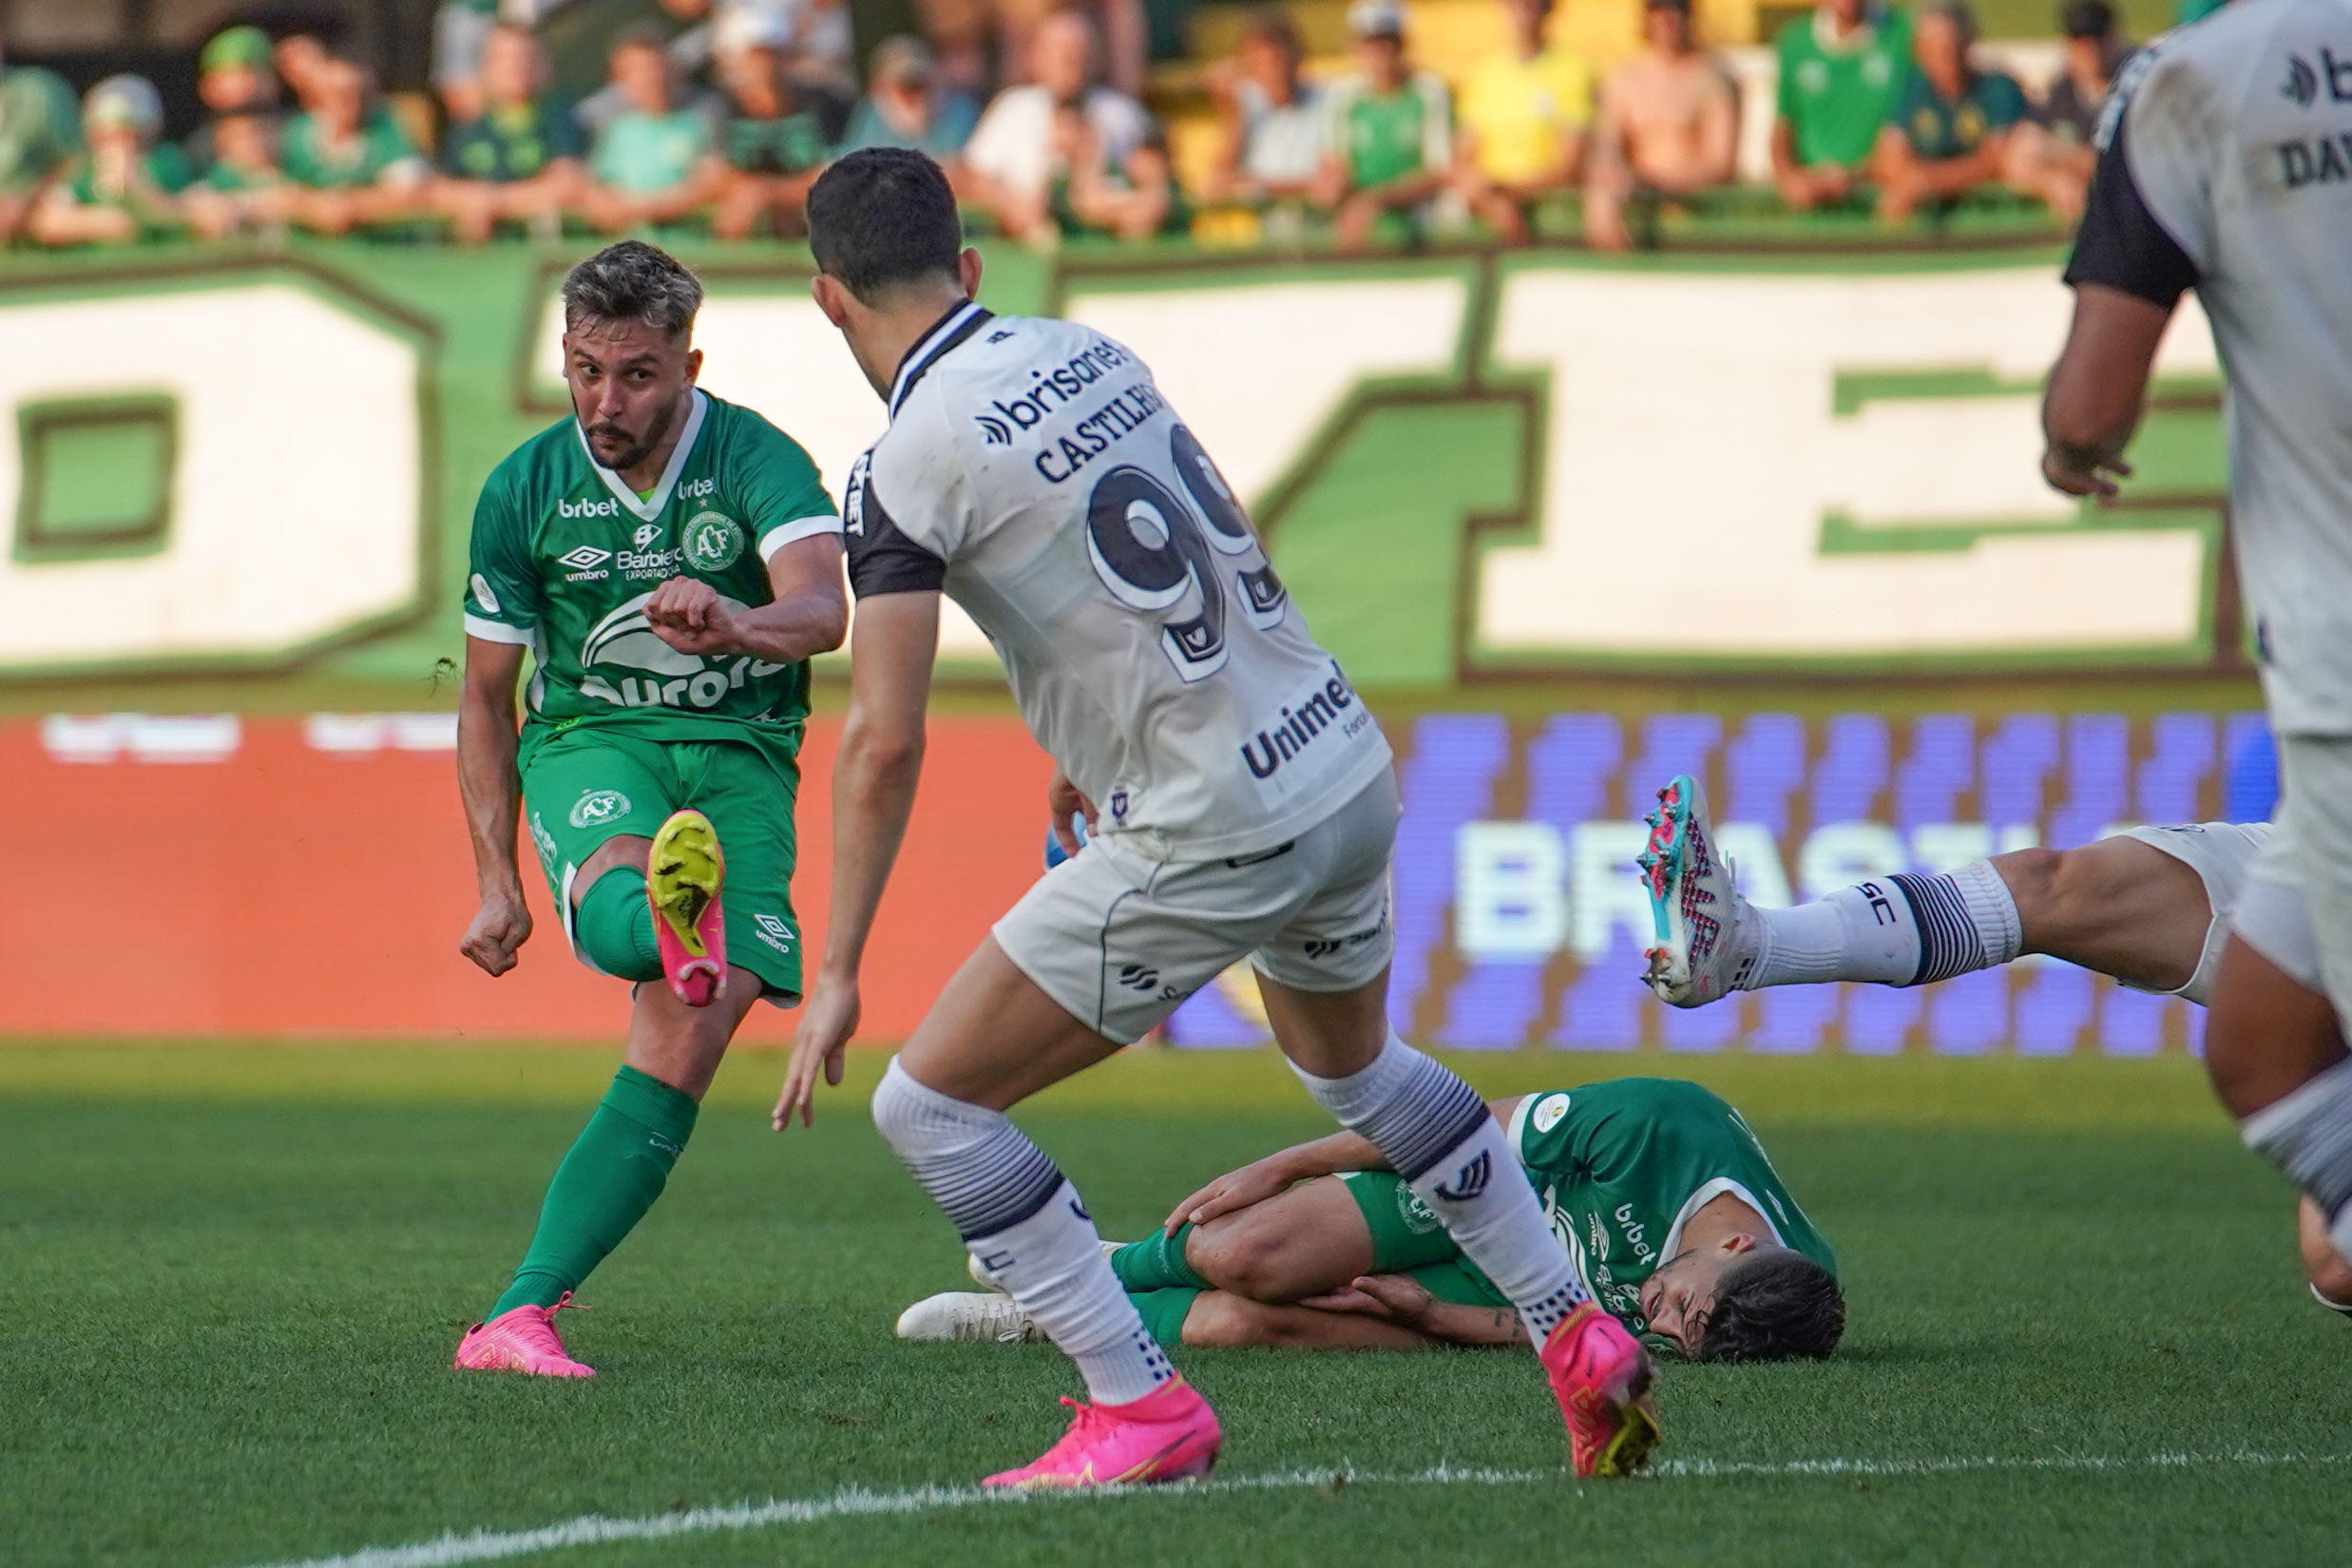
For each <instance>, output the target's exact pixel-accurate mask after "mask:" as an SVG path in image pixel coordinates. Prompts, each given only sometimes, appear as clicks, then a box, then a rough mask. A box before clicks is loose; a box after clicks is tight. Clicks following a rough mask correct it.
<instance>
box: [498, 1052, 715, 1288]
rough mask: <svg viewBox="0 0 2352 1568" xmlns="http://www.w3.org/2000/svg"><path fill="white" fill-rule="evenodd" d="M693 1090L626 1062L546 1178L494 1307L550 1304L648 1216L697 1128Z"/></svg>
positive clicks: (586, 1274) (576, 1283)
mask: <svg viewBox="0 0 2352 1568" xmlns="http://www.w3.org/2000/svg"><path fill="white" fill-rule="evenodd" d="M696 1110H697V1107H696V1104H695V1100H694V1097H693V1096H691V1095H688V1094H685V1093H684V1092H682V1091H680V1090H678V1089H674V1088H672V1087H671V1086H670V1085H668V1084H667V1083H664V1082H662V1081H661V1080H660V1079H658V1078H654V1077H652V1076H650V1075H648V1074H645V1073H641V1072H639V1071H638V1070H637V1069H636V1068H634V1067H623V1068H621V1071H620V1072H619V1073H618V1074H616V1075H615V1076H614V1078H613V1085H612V1088H611V1089H610V1090H608V1091H606V1093H605V1096H604V1100H603V1103H602V1104H601V1105H599V1106H598V1107H597V1108H596V1114H595V1115H594V1116H592V1117H590V1118H589V1119H588V1124H587V1126H586V1127H584V1128H583V1129H582V1130H581V1134H580V1137H579V1138H577V1139H575V1140H574V1141H573V1143H572V1147H571V1152H570V1153H569V1154H567V1155H565V1156H564V1163H563V1164H561V1165H559V1166H557V1167H556V1172H555V1179H554V1180H553V1181H552V1182H550V1183H548V1186H547V1197H546V1202H545V1204H544V1205H542V1206H541V1209H540V1212H539V1229H538V1231H537V1232H536V1233H534V1234H533V1235H532V1237H531V1245H530V1251H529V1252H526V1253H525V1254H524V1258H523V1266H522V1267H521V1268H519V1269H517V1270H516V1271H515V1274H514V1283H513V1284H512V1285H510V1286H508V1287H507V1293H506V1294H505V1295H502V1296H500V1297H499V1298H498V1305H497V1306H496V1307H494V1308H492V1309H491V1310H490V1316H491V1317H493V1318H495V1317H496V1316H498V1315H499V1314H500V1313H502V1312H505V1311H507V1310H509V1309H512V1308H515V1307H522V1306H537V1307H552V1306H554V1305H555V1304H556V1302H558V1301H559V1300H561V1299H562V1298H563V1297H564V1294H565V1293H566V1292H568V1291H574V1290H577V1289H578V1288H579V1286H580V1282H581V1281H582V1280H583V1279H585V1278H587V1276H588V1272H589V1271H590V1270H592V1269H594V1268H595V1267H596V1266H597V1265H598V1264H599V1263H602V1262H603V1261H604V1257H605V1254H607V1253H608V1252H611V1251H612V1250H613V1249H614V1248H616V1247H618V1246H620V1245H621V1239H622V1238H623V1237H625V1236H626V1235H627V1234H628V1233H629V1232H630V1231H632V1230H634V1229H635V1228H636V1226H637V1222H638V1221H639V1220H641V1219H642V1218H644V1217H645V1211H646V1210H648V1209H650V1208H652V1207H653V1202H654V1199H655V1198H657V1197H660V1195H661V1189H662V1188H663V1187H664V1186H665V1185H666V1184H667V1183H668V1181H669V1179H670V1170H671V1168H672V1167H673V1166H675V1165H676V1164H677V1163H678V1157H679V1154H680V1153H681V1152H683V1151H684V1149H685V1147H686V1139H687V1138H689V1137H690V1136H691V1135H692V1134H693V1132H694V1123H695V1115H696Z"/></svg>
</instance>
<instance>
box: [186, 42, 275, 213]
mask: <svg viewBox="0 0 2352 1568" xmlns="http://www.w3.org/2000/svg"><path fill="white" fill-rule="evenodd" d="M196 96H197V98H198V99H199V100H200V101H201V102H202V104H203V105H204V112H205V114H206V116H207V118H206V119H205V121H204V123H203V124H201V125H199V126H198V127H197V128H196V132H195V134H194V135H192V136H190V137H189V138H188V139H187V141H186V142H185V143H183V144H182V145H183V150H184V151H185V152H186V154H187V159H188V166H189V167H190V168H191V169H193V170H194V171H195V172H196V173H197V174H198V175H200V176H201V175H203V174H205V173H206V172H208V171H209V170H210V169H211V168H212V165H213V163H214V160H215V159H216V158H217V157H218V156H219V154H218V153H217V152H216V151H215V150H214V147H213V141H214V138H215V137H217V136H218V135H219V134H220V122H221V121H222V120H224V119H228V118H231V117H236V118H246V119H258V120H260V121H262V122H263V124H264V126H265V128H266V129H267V130H268V131H269V133H270V134H271V135H272V136H275V135H277V133H278V132H279V131H280V130H282V129H283V126H284V121H283V118H282V117H281V116H280V115H279V114H278V112H277V69H276V68H275V67H272V66H271V64H270V35H269V34H268V33H266V32H263V31H262V30H261V29H259V28H253V27H236V28H226V29H222V30H221V31H220V32H218V33H216V34H214V35H213V37H212V38H211V40H210V41H209V42H207V43H206V44H205V45H204V49H203V52H202V53H201V54H200V55H198V56H197V64H196Z"/></svg>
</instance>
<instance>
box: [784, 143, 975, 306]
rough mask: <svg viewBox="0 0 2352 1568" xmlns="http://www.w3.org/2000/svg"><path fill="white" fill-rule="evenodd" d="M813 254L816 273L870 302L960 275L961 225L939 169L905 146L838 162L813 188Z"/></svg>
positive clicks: (870, 150)
mask: <svg viewBox="0 0 2352 1568" xmlns="http://www.w3.org/2000/svg"><path fill="white" fill-rule="evenodd" d="M809 249H810V250H811V251H812V252H813V253H814V254H815V256H816V264H817V267H818V269H819V270H821V271H822V272H824V273H825V275H826V276H827V277H835V278H838V279H840V280H841V281H842V282H843V283H845V284H847V285H848V286H849V290H850V292H851V294H853V295H855V296H858V298H860V299H862V300H865V301H866V302H867V303H868V304H871V303H872V302H873V299H874V296H876V295H877V294H880V293H881V292H882V291H884V290H886V289H889V288H890V287H892V286H893V285H896V284H900V283H912V282H915V281H917V280H919V279H921V278H925V277H931V276H932V275H933V274H936V273H945V274H947V276H948V277H954V276H955V275H956V258H957V257H959V256H961V255H962V254H963V252H964V223H963V220H961V219H959V218H958V217H957V216H956V210H955V192H954V191H952V190H950V189H948V188H947V175H946V174H944V173H942V172H941V171H940V167H939V165H938V164H937V163H932V162H931V161H930V160H929V159H928V158H927V157H925V156H924V155H923V154H921V153H919V152H912V151H909V150H908V149H906V148H904V147H867V148H864V149H862V150H860V151H857V152H853V153H851V154H850V155H849V156H848V157H847V158H842V159H838V160H836V161H835V162H834V163H832V166H830V167H829V168H827V169H826V171H825V172H824V173H823V174H821V175H818V176H817V179H816V183H815V184H813V185H812V186H810V187H809Z"/></svg>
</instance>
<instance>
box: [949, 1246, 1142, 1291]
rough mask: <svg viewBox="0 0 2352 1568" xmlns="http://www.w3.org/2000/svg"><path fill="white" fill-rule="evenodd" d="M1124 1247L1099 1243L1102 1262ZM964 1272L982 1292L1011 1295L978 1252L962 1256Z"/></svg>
mask: <svg viewBox="0 0 2352 1568" xmlns="http://www.w3.org/2000/svg"><path fill="white" fill-rule="evenodd" d="M1126 1245H1127V1244H1126V1243H1125V1242H1123V1241H1105V1242H1102V1243H1100V1246H1101V1248H1102V1256H1103V1259H1104V1261H1106V1262H1107V1261H1108V1260H1109V1259H1110V1256H1111V1254H1112V1253H1113V1252H1118V1251H1119V1249H1120V1248H1121V1247H1124V1246H1126ZM964 1272H966V1273H967V1274H969V1275H971V1276H972V1283H973V1284H974V1285H977V1286H979V1287H980V1288H981V1289H982V1290H984V1291H995V1292H996V1293H997V1294H998V1295H1001V1296H1005V1295H1010V1294H1012V1292H1011V1291H1008V1290H1006V1289H1005V1288H1004V1281H1003V1280H1001V1279H999V1278H997V1277H996V1275H995V1274H993V1273H990V1272H988V1266H987V1265H986V1264H985V1263H983V1262H981V1261H980V1254H979V1253H978V1252H966V1253H965V1254H964Z"/></svg>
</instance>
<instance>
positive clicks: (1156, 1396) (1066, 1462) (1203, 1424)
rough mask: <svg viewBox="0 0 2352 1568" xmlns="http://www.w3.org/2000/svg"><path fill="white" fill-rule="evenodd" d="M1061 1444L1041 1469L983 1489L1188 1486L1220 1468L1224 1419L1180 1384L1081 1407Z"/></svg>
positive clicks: (994, 1480) (996, 1479)
mask: <svg viewBox="0 0 2352 1568" xmlns="http://www.w3.org/2000/svg"><path fill="white" fill-rule="evenodd" d="M1061 1403H1062V1404H1064V1405H1068V1406H1070V1408H1072V1409H1073V1410H1076V1411H1077V1412H1078V1414H1077V1415H1076V1416H1074V1417H1072V1418H1071V1421H1070V1429H1069V1430H1068V1431H1066V1432H1064V1433H1062V1434H1061V1442H1059V1443H1057V1444H1054V1445H1053V1446H1052V1447H1051V1448H1048V1449H1046V1450H1045V1452H1044V1453H1043V1454H1042V1456H1040V1457H1039V1458H1038V1459H1037V1460H1036V1462H1035V1463H1029V1464H1024V1465H1023V1466H1022V1467H1021V1468H1020V1469H1018V1470H1006V1471H1004V1472H1002V1473H1001V1474H998V1475H993V1476H990V1477H989V1478H988V1479H987V1480H985V1481H984V1482H981V1483H980V1484H982V1485H983V1486H1004V1487H1011V1488H1015V1489H1018V1490H1020V1491H1024V1492H1053V1491H1073V1492H1074V1491H1077V1490H1078V1489H1080V1487H1085V1486H1126V1485H1139V1484H1149V1483H1152V1482H1169V1481H1187V1480H1190V1479H1191V1478H1193V1477H1195V1476H1205V1475H1207V1474H1208V1473H1209V1470H1210V1467H1211V1466H1213V1465H1214V1464H1215V1463H1216V1451H1217V1444H1219V1443H1220V1442H1221V1441H1222V1438H1221V1435H1220V1434H1219V1433H1218V1431H1217V1425H1216V1412H1215V1411H1214V1410H1212V1409H1210V1408H1209V1402H1208V1401H1207V1400H1205V1399H1203V1398H1201V1397H1200V1395H1199V1394H1197V1393H1196V1392H1195V1391H1194V1389H1193V1386H1192V1385H1191V1384H1189V1383H1187V1382H1185V1381H1184V1380H1183V1379H1182V1378H1176V1379H1174V1380H1172V1381H1170V1382H1168V1383H1166V1384H1163V1385H1161V1386H1159V1387H1157V1388H1155V1389H1154V1390H1152V1392H1150V1393H1148V1394H1146V1395H1144V1396H1143V1397H1142V1398H1141V1399H1138V1400H1134V1401H1131V1402H1130V1403H1128V1404H1125V1405H1081V1404H1080V1403H1079V1402H1078V1401H1077V1400H1074V1399H1064V1400H1063V1401H1062V1402H1061Z"/></svg>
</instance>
